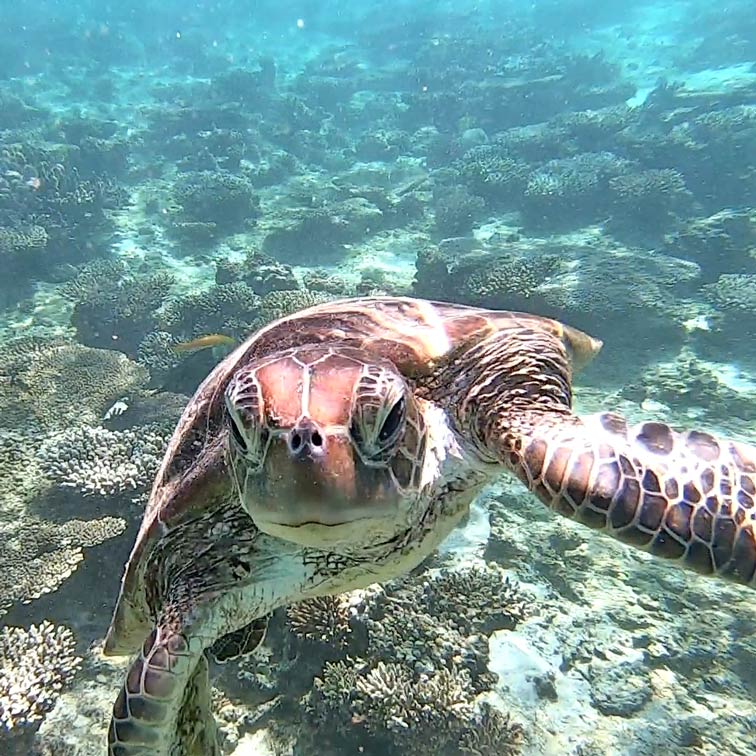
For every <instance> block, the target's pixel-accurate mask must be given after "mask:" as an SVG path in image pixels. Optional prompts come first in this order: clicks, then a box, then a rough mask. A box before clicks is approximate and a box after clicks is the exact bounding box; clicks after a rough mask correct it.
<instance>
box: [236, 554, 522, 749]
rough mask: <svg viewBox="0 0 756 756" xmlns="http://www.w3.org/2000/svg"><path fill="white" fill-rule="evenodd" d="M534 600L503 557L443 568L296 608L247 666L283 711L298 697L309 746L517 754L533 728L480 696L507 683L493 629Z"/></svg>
mask: <svg viewBox="0 0 756 756" xmlns="http://www.w3.org/2000/svg"><path fill="white" fill-rule="evenodd" d="M533 610H534V608H533V602H532V599H531V598H530V597H528V596H527V595H526V594H525V593H523V592H522V591H521V590H520V589H519V587H518V586H517V585H516V584H515V583H513V582H512V581H510V580H509V579H508V578H507V577H506V576H505V574H504V573H503V572H502V571H501V570H500V569H499V568H498V567H497V566H496V565H493V564H485V565H480V566H473V567H464V568H451V567H448V568H442V569H439V570H437V571H431V572H429V573H427V574H426V575H424V576H423V577H421V578H419V579H418V578H405V579H403V580H399V581H394V582H392V583H390V584H388V585H387V586H385V587H379V586H377V585H376V586H372V587H371V588H369V589H366V590H360V591H353V592H351V593H347V594H343V595H339V596H330V597H322V598H316V599H311V600H308V601H303V602H300V603H298V604H296V605H294V606H291V607H289V608H288V609H287V610H286V613H285V622H284V623H283V625H280V624H278V623H277V622H275V621H274V622H273V624H272V626H271V629H270V631H269V633H268V639H267V641H266V644H267V649H268V650H267V656H266V655H265V653H263V656H262V657H259V658H258V659H257V660H254V659H252V660H246V661H244V662H242V669H241V671H240V675H242V676H243V677H244V680H245V684H246V685H250V684H251V685H252V686H253V688H254V689H255V690H256V691H258V692H259V695H260V696H262V697H263V699H264V700H266V701H278V704H277V707H278V709H277V710H278V711H280V712H284V711H289V710H290V707H291V705H292V704H294V703H295V702H296V705H295V708H294V709H293V710H292V716H294V717H295V718H297V717H300V716H302V715H304V717H305V721H306V722H307V725H308V726H307V727H306V728H304V730H301V731H299V730H298V731H297V735H296V737H297V738H298V740H299V743H300V747H304V746H305V744H306V743H308V742H310V740H311V739H313V738H317V739H318V742H320V743H321V746H322V742H324V740H325V742H327V743H329V747H331V748H334V749H336V750H339V751H340V752H344V751H351V750H352V749H354V748H355V747H357V746H358V745H361V746H363V747H367V746H368V744H370V747H371V748H372V747H373V746H375V747H381V748H383V749H387V750H388V752H389V753H407V752H408V751H414V750H416V749H417V748H419V747H420V746H421V744H424V745H423V747H428V748H430V750H431V751H432V752H434V753H441V752H444V753H446V752H448V753H450V754H453V753H458V754H462V753H475V752H476V751H475V748H476V747H480V748H481V749H482V750H481V751H480V752H481V753H490V752H492V751H490V750H488V751H487V750H486V748H489V749H497V748H498V749H500V751H499V752H501V753H516V752H518V750H519V745H520V743H521V742H522V735H523V731H522V728H521V727H520V725H518V724H515V723H514V722H512V721H511V720H510V719H509V718H508V717H507V716H505V715H503V714H502V713H501V712H499V711H497V710H493V709H490V708H489V707H487V706H486V705H485V704H483V703H482V702H481V701H479V695H480V694H481V693H482V692H486V691H488V690H490V689H491V686H492V685H493V683H494V682H495V677H494V676H492V675H491V674H490V673H489V672H488V648H487V646H488V643H487V637H488V636H489V635H490V634H491V633H493V632H495V631H496V630H499V629H504V628H507V629H510V630H511V629H514V628H515V627H517V626H518V625H519V624H520V623H521V622H522V621H523V620H524V618H525V617H527V616H528V615H529V614H530V612H531V611H533ZM289 701H290V702H291V703H284V702H289ZM313 742H315V741H313ZM486 744H487V745H486Z"/></svg>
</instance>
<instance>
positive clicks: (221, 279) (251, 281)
mask: <svg viewBox="0 0 756 756" xmlns="http://www.w3.org/2000/svg"><path fill="white" fill-rule="evenodd" d="M236 281H242V282H243V283H245V284H246V285H247V286H249V287H250V288H251V289H252V291H254V292H255V294H259V295H260V296H262V295H264V294H268V293H269V292H271V291H281V290H284V289H296V288H297V287H298V284H297V279H296V277H295V276H294V272H293V271H292V269H291V267H290V266H288V265H284V264H283V263H281V262H278V260H274V259H273V258H272V257H269V256H268V255H264V254H263V253H262V252H258V251H256V250H249V251H248V252H247V254H246V256H245V258H244V260H243V261H238V262H236V261H233V262H232V261H229V260H221V261H220V262H218V263H217V264H216V272H215V283H217V284H229V283H234V282H236Z"/></svg>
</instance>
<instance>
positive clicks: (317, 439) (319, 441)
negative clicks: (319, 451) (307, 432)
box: [310, 431, 323, 446]
mask: <svg viewBox="0 0 756 756" xmlns="http://www.w3.org/2000/svg"><path fill="white" fill-rule="evenodd" d="M310 441H312V445H313V446H323V437H322V436H321V435H320V433H318V432H317V431H315V432H314V433H313V434H312V438H311V439H310Z"/></svg>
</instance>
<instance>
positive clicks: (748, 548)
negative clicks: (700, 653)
mask: <svg viewBox="0 0 756 756" xmlns="http://www.w3.org/2000/svg"><path fill="white" fill-rule="evenodd" d="M517 430H518V431H519V432H512V431H510V432H508V433H506V434H504V435H503V436H500V437H499V444H498V446H499V452H500V454H501V458H502V459H503V461H504V462H505V464H506V465H507V466H508V467H509V468H510V469H511V470H512V471H513V472H514V473H515V474H516V475H517V476H518V477H519V479H520V480H521V481H522V482H523V483H525V485H527V487H528V488H529V489H530V490H531V491H533V492H534V493H535V494H537V496H538V497H539V499H541V501H543V502H544V503H545V504H546V505H547V506H549V507H550V508H551V509H553V510H555V511H557V512H559V513H560V514H563V515H566V516H567V517H570V518H572V519H574V520H577V521H579V522H581V523H584V524H585V525H588V526H590V527H593V528H597V529H600V530H604V531H606V532H608V533H609V534H611V535H612V536H614V537H616V538H618V539H619V540H621V541H624V542H626V543H629V544H631V545H633V546H636V547H638V548H641V549H643V550H645V551H648V552H650V553H652V554H655V555H657V556H660V557H665V558H668V559H672V560H676V561H678V562H680V564H682V565H683V566H685V567H688V568H690V569H693V570H695V571H697V572H700V573H703V574H707V575H711V574H714V575H718V576H721V577H723V578H726V579H729V580H732V581H735V582H738V583H743V584H747V585H750V586H752V587H753V586H754V584H755V583H756V580H755V573H756V536H755V531H756V506H755V505H754V502H755V501H756V448H753V447H750V446H746V445H744V444H740V443H736V442H734V441H730V440H727V439H724V438H717V437H715V436H713V435H710V434H708V433H704V432H701V431H688V432H684V433H679V432H676V431H674V430H672V429H671V428H670V427H669V426H668V425H666V424H664V423H659V422H646V423H641V424H639V425H636V426H634V427H628V425H627V423H626V421H625V420H624V418H623V417H621V416H620V415H616V414H612V413H604V414H600V415H596V416H591V417H588V418H585V419H579V418H577V417H575V416H574V415H568V414H565V413H564V412H560V413H556V414H552V413H549V412H544V413H538V412H534V413H532V414H530V415H529V416H528V421H527V422H525V423H521V424H520V428H518V429H517Z"/></svg>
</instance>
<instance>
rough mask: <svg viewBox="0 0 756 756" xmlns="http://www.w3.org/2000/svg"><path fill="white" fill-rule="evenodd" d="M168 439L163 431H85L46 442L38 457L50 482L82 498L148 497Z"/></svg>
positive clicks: (155, 427)
mask: <svg viewBox="0 0 756 756" xmlns="http://www.w3.org/2000/svg"><path fill="white" fill-rule="evenodd" d="M170 434H171V430H169V429H168V428H164V427H161V426H159V425H147V426H142V427H140V428H134V429H129V430H122V431H110V430H107V429H105V428H97V427H90V426H82V427H79V428H70V429H68V430H64V431H61V432H59V433H55V434H52V435H51V436H48V437H47V438H46V439H45V440H44V441H43V442H42V445H41V446H40V448H39V451H38V453H37V454H38V458H39V461H40V465H41V467H42V470H43V471H44V472H45V474H46V475H47V476H48V477H49V478H51V479H52V480H53V481H54V482H55V483H56V484H57V485H59V486H62V487H64V488H74V489H76V490H77V491H78V492H79V493H81V494H83V495H84V496H90V495H93V494H96V495H98V496H115V495H117V494H119V493H122V492H124V491H141V492H144V491H145V490H146V489H147V487H148V486H149V485H150V484H151V483H152V479H153V478H154V477H155V473H156V472H157V469H158V467H159V465H160V462H161V460H162V458H163V455H164V453H165V449H166V447H167V445H168V439H169V438H170Z"/></svg>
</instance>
